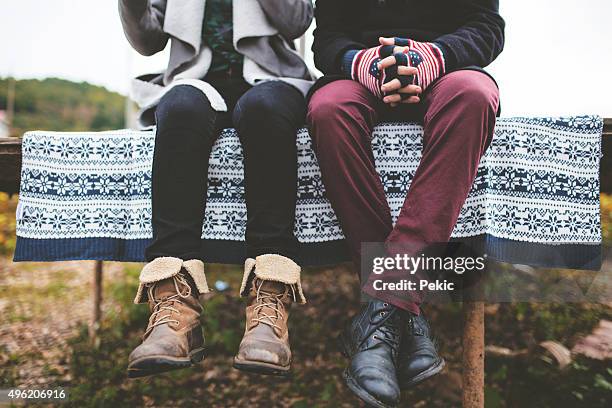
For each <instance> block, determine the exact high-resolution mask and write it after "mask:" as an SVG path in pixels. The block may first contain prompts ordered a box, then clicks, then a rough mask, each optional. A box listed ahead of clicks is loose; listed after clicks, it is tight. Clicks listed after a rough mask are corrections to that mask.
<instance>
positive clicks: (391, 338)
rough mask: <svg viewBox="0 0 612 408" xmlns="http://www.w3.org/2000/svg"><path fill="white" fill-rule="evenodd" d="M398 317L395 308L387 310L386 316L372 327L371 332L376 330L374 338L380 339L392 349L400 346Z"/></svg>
mask: <svg viewBox="0 0 612 408" xmlns="http://www.w3.org/2000/svg"><path fill="white" fill-rule="evenodd" d="M398 319H399V315H397V314H396V310H392V311H390V312H388V314H387V316H386V317H385V318H384V319H383V320H382V321H381V322H380V323H379V324H378V325H377V326H376V327H375V328H374V330H372V332H375V331H376V332H377V333H376V334H374V336H373V338H374V339H376V340H380V341H382V342H383V343H385V344H387V345H388V346H389V347H391V349H392V350H394V351H397V350H398V348H399V346H400V344H399V339H400V328H399V324H398V322H397V320H398Z"/></svg>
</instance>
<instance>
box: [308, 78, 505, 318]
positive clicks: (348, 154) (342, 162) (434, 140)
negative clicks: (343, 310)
mask: <svg viewBox="0 0 612 408" xmlns="http://www.w3.org/2000/svg"><path fill="white" fill-rule="evenodd" d="M498 106H499V91H498V89H497V87H496V85H495V83H494V82H493V80H492V79H491V78H489V77H488V76H487V75H485V74H483V73H481V72H476V71H467V70H466V71H457V72H452V73H450V74H448V75H446V76H444V77H442V78H440V79H439V80H438V81H436V82H435V83H434V84H432V86H431V87H430V88H429V89H427V91H426V92H425V93H424V94H423V98H422V101H421V102H420V103H419V104H417V105H406V106H402V107H398V108H390V107H389V106H388V105H385V104H384V103H382V102H381V101H380V100H378V99H377V98H376V97H374V96H373V95H372V94H371V93H370V92H369V91H368V90H367V89H366V88H365V87H363V86H362V85H360V84H359V83H357V82H355V81H350V80H342V81H336V82H332V83H330V84H328V85H326V86H324V87H323V88H321V89H319V90H318V91H316V92H315V93H314V95H313V96H312V98H311V100H310V105H309V107H308V119H307V122H308V125H309V127H310V135H311V137H312V142H313V149H314V150H315V153H316V155H317V159H318V162H319V166H320V168H321V173H322V177H323V183H324V185H325V190H326V193H327V197H328V198H329V201H330V202H331V205H332V207H333V208H334V211H335V212H336V215H337V216H338V220H339V221H340V224H341V226H342V230H343V232H344V235H345V236H346V240H347V243H348V246H349V250H350V252H351V256H352V259H353V262H354V263H355V265H356V267H357V268H359V267H360V262H361V244H362V243H364V242H379V243H380V242H384V243H385V246H386V248H387V251H388V252H389V255H392V256H393V255H396V254H397V253H401V252H402V251H403V249H404V248H407V247H414V248H424V247H426V246H427V245H431V244H439V243H445V242H448V240H449V239H450V236H451V233H452V231H453V228H454V227H455V224H456V223H457V219H458V218H459V213H460V211H461V207H462V206H463V204H464V202H465V199H466V198H467V196H468V193H469V191H470V188H471V187H472V184H473V183H474V178H475V177H476V171H477V169H478V164H479V163H480V158H481V157H482V155H483V154H484V153H485V151H486V149H487V147H488V146H489V144H490V142H491V139H492V137H493V130H494V126H495V114H496V112H497V108H498ZM415 119H418V120H419V121H421V122H422V123H423V152H422V156H421V162H420V163H419V167H418V168H417V170H416V172H415V174H414V177H413V178H412V183H411V184H410V189H409V191H408V194H407V196H406V199H405V201H404V205H403V206H402V209H401V211H400V214H399V217H398V219H397V222H396V223H395V225H393V223H392V219H391V211H390V209H389V205H388V204H387V198H386V196H385V191H384V188H383V185H382V182H381V180H380V176H379V174H378V172H377V171H376V163H375V162H374V154H373V152H372V145H371V135H372V130H373V128H374V126H375V125H376V124H377V123H378V122H379V121H381V120H415ZM385 276H386V277H387V279H388V280H389V281H390V282H391V281H393V278H397V280H398V281H399V280H400V279H401V278H403V277H404V275H403V274H402V273H400V274H397V276H394V275H393V273H391V272H390V273H386V274H385ZM370 277H371V279H374V278H375V277H376V275H374V274H372V275H370ZM364 283H366V285H365V286H364V291H365V292H366V293H367V294H369V295H371V296H374V297H377V298H379V299H381V300H384V301H387V302H389V303H391V304H394V305H396V306H398V307H400V308H403V309H406V310H409V311H411V312H413V313H415V314H418V312H419V307H418V303H419V301H420V297H421V296H420V295H421V294H419V293H414V292H411V293H409V294H408V295H409V296H406V294H405V293H402V291H398V293H390V292H389V291H386V292H376V291H374V290H373V289H372V286H371V285H370V284H369V283H371V282H364ZM413 295H415V296H414V297H413Z"/></svg>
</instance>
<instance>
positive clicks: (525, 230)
mask: <svg viewBox="0 0 612 408" xmlns="http://www.w3.org/2000/svg"><path fill="white" fill-rule="evenodd" d="M602 127H603V121H602V119H601V118H599V117H595V116H580V117H569V118H501V119H499V120H498V123H497V126H496V130H495V136H494V138H493V142H492V145H491V147H490V148H489V150H488V152H487V154H486V155H485V157H484V158H483V160H482V161H481V164H480V167H479V170H478V175H477V177H476V180H475V182H474V185H473V187H472V189H471V192H470V195H469V197H468V199H467V201H466V202H465V205H464V206H463V209H462V210H461V215H460V217H459V220H458V222H457V224H456V226H455V229H454V232H453V235H452V236H453V238H454V239H480V240H482V241H483V243H484V246H485V251H486V252H487V254H488V255H489V256H491V257H493V258H496V259H499V260H502V261H507V262H512V263H524V264H532V265H540V266H547V267H568V268H582V269H596V268H598V267H599V265H600V251H601V249H600V245H601V226H600V215H599V163H600V156H601V134H602ZM421 135H422V128H421V126H419V125H417V124H410V123H384V124H381V125H379V126H378V127H377V128H376V130H375V131H374V135H373V147H374V154H375V158H376V162H377V168H378V170H379V173H380V177H381V179H382V182H383V185H384V188H385V191H386V193H387V197H388V201H389V205H390V207H391V209H392V212H393V216H394V217H396V216H397V214H398V212H399V209H400V207H401V205H402V202H403V200H404V197H405V195H406V193H407V191H409V187H410V182H411V179H412V176H413V175H414V172H415V170H416V168H417V166H418V164H419V160H420V154H421V147H422V146H421ZM154 143H155V132H154V130H153V129H149V130H144V131H136V130H118V131H110V132H99V133H87V132H80V133H59V132H47V131H35V132H28V133H26V134H25V135H24V138H23V168H22V178H21V193H20V196H19V206H18V209H17V248H16V252H15V260H16V261H26V260H30V261H59V260H70V259H96V260H119V261H143V254H144V248H145V247H146V245H147V244H148V243H149V241H150V239H151V236H152V232H151V203H150V199H151V165H152V158H153V149H154ZM297 144H298V160H299V170H298V172H299V179H298V199H297V219H296V223H295V233H296V236H297V238H298V239H299V241H300V243H301V249H300V254H301V255H300V258H301V259H300V261H301V262H302V263H303V264H304V265H313V264H328V263H335V262H339V261H342V260H347V253H346V249H345V246H344V243H343V235H342V230H341V229H340V226H339V224H338V221H337V219H336V217H335V215H334V211H333V210H332V208H331V206H330V204H329V202H328V201H327V199H326V198H325V188H324V186H323V184H322V182H321V175H320V172H319V168H318V165H317V162H316V158H315V155H314V153H313V151H312V149H311V146H310V138H309V136H308V132H307V130H305V129H303V130H300V131H299V134H298V138H297ZM209 182H210V184H209V188H208V205H207V208H206V214H205V215H204V220H203V230H202V240H203V242H202V244H203V256H204V258H205V259H206V260H207V261H209V262H221V263H241V262H243V259H244V242H243V241H244V231H245V226H246V206H245V203H244V198H243V194H244V181H243V166H242V151H241V147H240V143H239V140H238V138H237V136H236V133H235V131H234V130H233V129H226V130H225V131H224V132H223V133H222V135H221V136H220V138H219V139H218V141H217V143H216V145H215V146H214V149H213V152H212V155H211V160H210V168H209Z"/></svg>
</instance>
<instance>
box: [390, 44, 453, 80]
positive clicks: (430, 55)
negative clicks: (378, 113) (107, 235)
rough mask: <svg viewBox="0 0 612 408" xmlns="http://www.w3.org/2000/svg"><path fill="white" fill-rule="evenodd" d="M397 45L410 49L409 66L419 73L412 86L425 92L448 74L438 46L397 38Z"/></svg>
mask: <svg viewBox="0 0 612 408" xmlns="http://www.w3.org/2000/svg"><path fill="white" fill-rule="evenodd" d="M395 45H396V46H400V47H408V48H409V51H408V57H409V61H408V66H411V67H415V68H416V69H417V71H418V73H417V75H416V76H415V78H414V81H413V82H412V84H413V85H418V86H420V87H421V89H422V90H423V91H424V90H425V89H427V87H429V85H430V84H431V83H432V82H434V81H435V80H436V79H438V78H440V77H441V76H442V75H444V74H445V73H446V66H445V63H444V54H442V50H441V49H440V47H438V46H437V45H436V44H434V43H430V42H418V41H413V40H410V39H406V38H398V37H396V38H395ZM398 62H399V61H398Z"/></svg>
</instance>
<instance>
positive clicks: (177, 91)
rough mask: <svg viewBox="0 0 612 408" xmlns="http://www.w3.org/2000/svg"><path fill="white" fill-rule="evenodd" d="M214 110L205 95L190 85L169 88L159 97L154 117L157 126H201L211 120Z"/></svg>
mask: <svg viewBox="0 0 612 408" xmlns="http://www.w3.org/2000/svg"><path fill="white" fill-rule="evenodd" d="M213 114H214V111H213V109H212V107H211V105H210V102H209V101H208V99H207V98H206V95H204V93H202V91H200V90H199V89H197V88H194V87H193V86H190V85H179V86H175V87H173V88H172V89H170V90H169V91H168V92H166V94H165V95H164V96H163V97H162V98H161V100H160V101H159V104H158V105H157V109H156V111H155V117H156V122H157V126H158V128H159V127H161V128H162V129H163V128H175V127H177V126H179V127H187V128H189V127H197V128H201V127H202V126H204V125H205V124H206V123H207V122H208V121H210V120H212V119H213V118H212V115H213Z"/></svg>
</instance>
